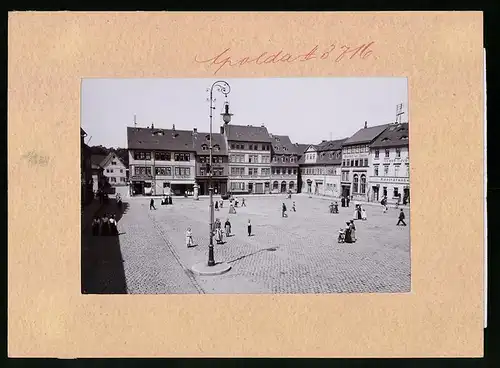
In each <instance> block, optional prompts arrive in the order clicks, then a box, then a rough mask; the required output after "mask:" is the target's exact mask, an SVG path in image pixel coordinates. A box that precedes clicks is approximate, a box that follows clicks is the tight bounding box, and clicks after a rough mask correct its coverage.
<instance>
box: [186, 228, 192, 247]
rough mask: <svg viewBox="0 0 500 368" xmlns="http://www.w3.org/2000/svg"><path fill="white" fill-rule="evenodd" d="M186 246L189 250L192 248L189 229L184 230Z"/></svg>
mask: <svg viewBox="0 0 500 368" xmlns="http://www.w3.org/2000/svg"><path fill="white" fill-rule="evenodd" d="M186 246H187V247H188V248H191V247H192V246H193V233H192V232H191V228H190V227H188V228H187V230H186Z"/></svg>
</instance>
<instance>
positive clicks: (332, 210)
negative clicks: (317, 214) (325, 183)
mask: <svg viewBox="0 0 500 368" xmlns="http://www.w3.org/2000/svg"><path fill="white" fill-rule="evenodd" d="M329 208H330V213H339V204H338V203H337V202H335V203H333V202H332V203H330V206H329Z"/></svg>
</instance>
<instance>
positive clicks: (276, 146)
mask: <svg viewBox="0 0 500 368" xmlns="http://www.w3.org/2000/svg"><path fill="white" fill-rule="evenodd" d="M271 147H272V149H273V152H274V153H275V154H283V155H291V154H297V148H296V147H295V145H294V144H293V143H292V141H291V140H290V137H289V136H287V135H274V134H271Z"/></svg>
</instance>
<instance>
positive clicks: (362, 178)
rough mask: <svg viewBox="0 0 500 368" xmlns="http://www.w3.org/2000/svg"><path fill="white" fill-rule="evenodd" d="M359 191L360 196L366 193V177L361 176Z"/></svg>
mask: <svg viewBox="0 0 500 368" xmlns="http://www.w3.org/2000/svg"><path fill="white" fill-rule="evenodd" d="M360 187H361V188H360V191H361V194H365V193H366V175H365V174H363V175H361V185H360Z"/></svg>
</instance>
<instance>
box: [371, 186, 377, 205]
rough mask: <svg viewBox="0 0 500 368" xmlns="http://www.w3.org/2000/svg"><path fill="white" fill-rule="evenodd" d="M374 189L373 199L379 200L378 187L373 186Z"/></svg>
mask: <svg viewBox="0 0 500 368" xmlns="http://www.w3.org/2000/svg"><path fill="white" fill-rule="evenodd" d="M372 190H373V201H374V202H378V187H372Z"/></svg>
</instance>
